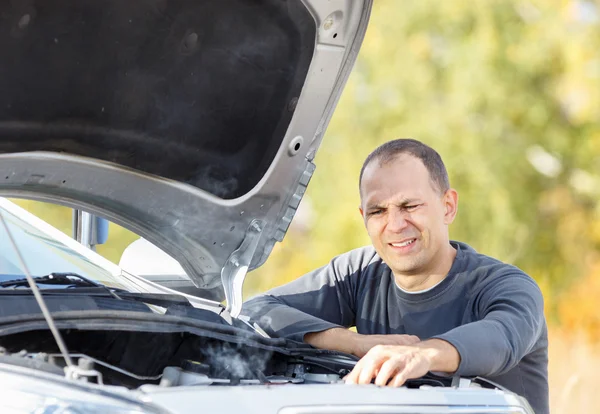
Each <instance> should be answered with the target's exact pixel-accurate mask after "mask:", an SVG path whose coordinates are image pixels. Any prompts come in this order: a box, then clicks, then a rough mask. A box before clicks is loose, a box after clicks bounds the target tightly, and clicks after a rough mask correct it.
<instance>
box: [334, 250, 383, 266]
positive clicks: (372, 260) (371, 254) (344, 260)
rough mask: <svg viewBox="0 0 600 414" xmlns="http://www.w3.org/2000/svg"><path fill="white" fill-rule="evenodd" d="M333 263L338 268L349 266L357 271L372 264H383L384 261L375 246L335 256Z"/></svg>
mask: <svg viewBox="0 0 600 414" xmlns="http://www.w3.org/2000/svg"><path fill="white" fill-rule="evenodd" d="M332 262H333V263H335V264H336V265H337V266H348V267H350V268H352V269H353V270H355V271H356V270H361V269H364V268H366V267H368V266H369V265H370V264H377V263H382V260H381V258H380V257H379V255H378V254H377V252H376V251H375V248H374V247H373V246H362V247H358V248H356V249H352V250H350V251H347V252H345V253H342V254H340V255H338V256H335V257H334V258H333V260H332Z"/></svg>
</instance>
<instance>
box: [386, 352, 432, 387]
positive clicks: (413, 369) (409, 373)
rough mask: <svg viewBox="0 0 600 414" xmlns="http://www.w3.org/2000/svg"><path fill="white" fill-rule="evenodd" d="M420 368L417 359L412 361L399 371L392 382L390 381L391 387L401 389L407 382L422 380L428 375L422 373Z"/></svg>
mask: <svg viewBox="0 0 600 414" xmlns="http://www.w3.org/2000/svg"><path fill="white" fill-rule="evenodd" d="M418 368H419V361H418V360H417V359H411V360H410V361H408V362H407V363H406V364H405V365H404V367H403V368H402V369H400V370H398V372H397V373H396V375H395V376H394V378H393V379H392V381H390V383H389V386H390V387H401V386H402V385H404V383H405V382H406V380H408V379H413V378H420V377H422V376H423V375H425V374H426V372H425V373H421V372H420V370H419V369H418Z"/></svg>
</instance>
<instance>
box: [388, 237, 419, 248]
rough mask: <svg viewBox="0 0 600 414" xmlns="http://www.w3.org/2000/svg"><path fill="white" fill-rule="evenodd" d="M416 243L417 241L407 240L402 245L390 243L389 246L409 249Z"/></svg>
mask: <svg viewBox="0 0 600 414" xmlns="http://www.w3.org/2000/svg"><path fill="white" fill-rule="evenodd" d="M416 241H417V239H408V240H405V241H403V242H400V243H389V244H390V246H392V247H407V246H410V245H411V244H414V242H416Z"/></svg>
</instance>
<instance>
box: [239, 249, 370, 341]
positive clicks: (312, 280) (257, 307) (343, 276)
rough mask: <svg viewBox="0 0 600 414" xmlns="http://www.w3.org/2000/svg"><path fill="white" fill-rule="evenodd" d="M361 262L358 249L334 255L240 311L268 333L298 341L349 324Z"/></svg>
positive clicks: (256, 298)
mask: <svg viewBox="0 0 600 414" xmlns="http://www.w3.org/2000/svg"><path fill="white" fill-rule="evenodd" d="M361 262H362V255H361V254H360V252H358V251H352V252H349V253H346V254H344V255H341V256H337V257H336V258H334V259H333V260H332V261H331V262H330V263H328V264H327V265H325V266H323V267H321V268H319V269H316V270H314V271H312V272H310V273H307V274H305V275H304V276H301V277H300V278H298V279H296V280H294V281H292V282H290V283H288V284H285V285H283V286H280V287H277V288H274V289H272V290H270V291H268V292H266V293H264V294H261V295H258V296H256V297H253V298H251V299H250V300H248V301H246V302H245V303H244V306H243V309H242V314H244V315H246V316H247V317H249V318H250V320H252V321H253V322H256V323H257V324H258V325H259V326H260V327H261V328H263V329H264V330H265V331H266V332H267V333H269V334H270V335H272V336H278V337H284V338H287V339H291V340H295V341H300V342H301V341H303V339H304V336H305V335H306V334H307V333H311V332H320V331H324V330H327V329H330V328H336V327H344V328H348V327H350V326H353V325H354V323H355V309H356V308H355V300H354V299H355V294H354V291H355V286H356V279H357V278H358V276H359V274H360V268H361ZM317 315H318V316H317Z"/></svg>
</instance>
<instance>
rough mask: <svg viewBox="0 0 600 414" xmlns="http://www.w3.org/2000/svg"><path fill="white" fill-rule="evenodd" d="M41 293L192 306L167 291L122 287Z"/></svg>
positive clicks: (15, 292) (13, 292)
mask: <svg viewBox="0 0 600 414" xmlns="http://www.w3.org/2000/svg"><path fill="white" fill-rule="evenodd" d="M11 286H12V285H11ZM31 294H32V292H31V290H29V289H0V297H1V296H19V295H22V296H28V295H31ZM42 295H44V296H46V297H48V296H80V295H81V296H95V297H113V298H115V299H119V300H131V301H136V302H142V303H146V304H148V305H156V306H160V307H162V308H168V307H170V306H177V307H189V308H193V306H192V304H191V303H190V301H189V300H187V298H185V297H183V296H180V295H174V294H168V293H147V292H129V291H126V290H123V289H117V288H109V287H108V286H103V285H100V286H80V287H77V289H64V288H60V289H52V288H49V289H43V290H42Z"/></svg>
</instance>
